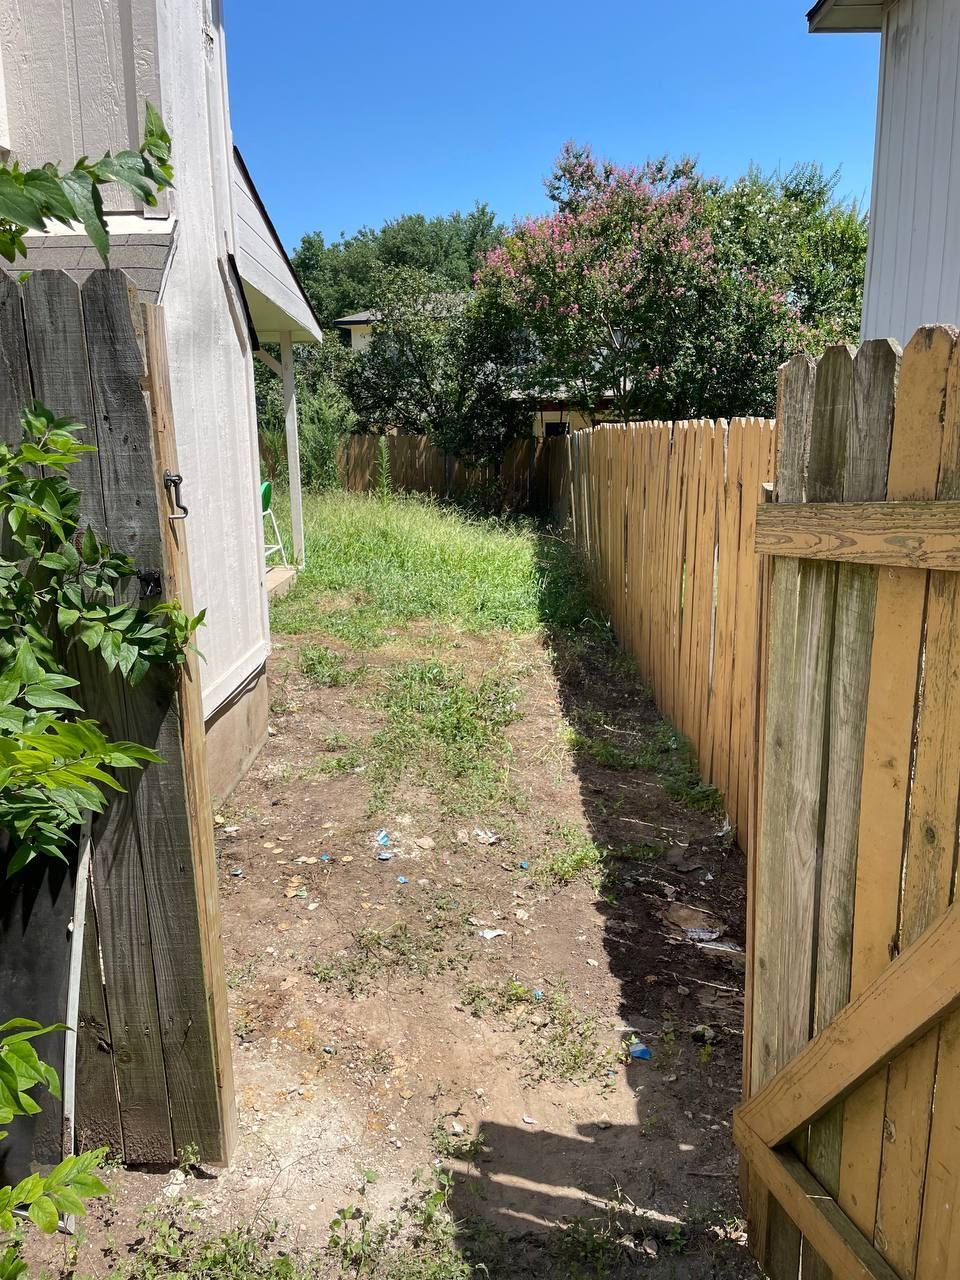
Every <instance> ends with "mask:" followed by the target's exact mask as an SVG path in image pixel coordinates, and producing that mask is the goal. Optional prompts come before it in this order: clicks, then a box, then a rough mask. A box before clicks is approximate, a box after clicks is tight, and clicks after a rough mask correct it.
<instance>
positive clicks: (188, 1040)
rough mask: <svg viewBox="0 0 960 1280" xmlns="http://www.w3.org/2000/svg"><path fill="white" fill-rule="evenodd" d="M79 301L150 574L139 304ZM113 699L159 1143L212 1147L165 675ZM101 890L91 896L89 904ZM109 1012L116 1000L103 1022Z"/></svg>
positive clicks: (112, 471)
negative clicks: (130, 755) (161, 1088)
mask: <svg viewBox="0 0 960 1280" xmlns="http://www.w3.org/2000/svg"><path fill="white" fill-rule="evenodd" d="M83 305H84V315H85V320H86V327H87V346H88V351H89V356H90V371H91V380H92V385H93V395H94V414H95V418H96V422H97V443H98V448H99V451H100V460H101V464H100V471H101V477H102V481H103V494H104V509H105V511H106V512H107V534H108V538H109V541H110V543H111V545H113V546H122V547H124V548H125V549H126V550H127V553H128V554H129V555H131V556H133V557H134V559H135V560H136V562H137V564H138V565H140V566H141V567H142V568H144V569H149V570H157V571H159V570H161V569H162V566H163V546H162V535H161V529H160V525H161V520H164V519H166V512H163V513H161V511H160V509H159V499H158V493H157V478H156V463H155V459H154V457H153V452H152V448H151V439H150V438H151V423H150V410H149V406H148V404H147V401H146V399H145V397H144V394H143V389H142V385H141V382H142V379H143V378H144V376H145V373H146V368H145V364H144V355H143V349H142V346H141V343H142V337H143V331H142V325H141V316H140V308H139V302H138V301H137V297H136V292H135V291H133V290H132V289H130V288H129V286H128V284H127V281H126V279H125V277H124V276H122V275H121V274H120V273H117V272H97V273H95V274H94V275H91V276H90V277H88V279H87V281H86V282H85V284H84V286H83ZM120 695H121V706H122V717H123V719H122V724H123V730H122V736H123V737H125V738H129V739H130V740H132V741H135V742H141V743H144V744H146V745H148V746H150V747H152V748H153V749H154V750H155V751H156V752H157V754H158V755H160V756H161V757H162V758H163V763H161V764H155V765H151V767H150V768H149V770H148V771H146V772H145V773H144V774H142V775H140V776H137V777H135V778H134V779H133V780H132V782H131V790H130V798H131V801H132V804H133V819H134V827H135V836H136V843H137V847H138V850H139V873H140V875H139V883H138V887H137V892H138V894H139V893H140V892H142V894H143V898H142V902H143V908H144V911H145V916H146V920H147V924H148V929H147V932H148V934H149V937H150V961H151V972H152V980H153V986H154V994H155V1000H156V1008H157V1016H158V1021H159V1045H158V1049H159V1050H160V1056H161V1058H162V1066H163V1072H164V1078H165V1081H166V1089H167V1095H168V1100H169V1121H170V1123H171V1126H172V1132H171V1139H170V1140H171V1142H172V1144H173V1151H174V1153H176V1151H177V1150H178V1149H180V1148H182V1147H183V1146H186V1145H187V1144H189V1143H196V1144H197V1145H198V1146H199V1147H200V1149H201V1150H204V1151H211V1150H215V1149H216V1145H217V1143H216V1136H217V1134H218V1132H219V1121H218V1107H217V1097H216V1080H215V1076H214V1073H213V1072H212V1070H211V1069H210V1064H211V1061H212V1046H211V1042H210V1036H209V1022H208V1020H207V1018H205V1017H200V1016H199V1014H198V1010H203V1009H204V1008H205V999H206V998H205V988H204V980H203V961H202V956H201V947H200V933H199V918H198V913H197V902H196V896H197V886H196V884H195V880H194V869H193V863H192V859H191V832H190V824H189V820H188V815H187V810H186V795H185V788H184V766H183V748H182V743H181V737H180V723H179V719H178V716H177V703H176V690H175V678H174V675H173V673H172V672H170V671H166V670H160V671H156V672H152V673H151V674H150V675H149V676H148V677H147V678H146V679H145V680H144V682H143V684H142V685H140V686H139V687H138V688H137V689H136V690H130V689H128V688H125V687H124V688H121V690H120ZM102 896H103V895H102V894H100V893H98V900H99V899H100V898H102ZM112 897H113V895H111V898H112ZM123 927H124V926H123V922H122V921H120V920H115V921H114V922H113V923H112V928H111V929H108V926H107V922H106V920H104V919H103V918H102V917H101V928H102V930H103V933H104V935H107V934H108V933H110V932H112V931H114V930H118V929H122V928H123ZM115 1011H116V999H114V1000H112V1001H111V1009H110V1013H111V1020H112V1021H115ZM142 1047H143V1048H146V1047H147V1046H146V1045H143V1046H142ZM151 1048H153V1047H152V1046H151ZM155 1057H156V1053H155V1052H153V1053H151V1069H156V1062H155ZM119 1069H120V1068H119V1067H118V1070H119ZM120 1093H121V1105H123V1100H124V1099H125V1097H126V1096H127V1090H126V1089H125V1088H123V1087H122V1088H121V1091H120ZM125 1130H126V1126H125ZM128 1158H130V1157H129V1156H128ZM139 1158H141V1159H154V1160H155V1159H162V1158H164V1157H158V1156H153V1157H148V1156H142V1157H139Z"/></svg>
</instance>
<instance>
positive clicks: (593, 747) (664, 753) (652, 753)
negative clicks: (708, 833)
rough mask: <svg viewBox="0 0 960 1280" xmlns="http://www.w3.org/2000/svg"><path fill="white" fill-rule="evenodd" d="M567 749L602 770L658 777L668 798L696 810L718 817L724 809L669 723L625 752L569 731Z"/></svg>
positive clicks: (597, 737) (599, 737)
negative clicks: (641, 773) (639, 773)
mask: <svg viewBox="0 0 960 1280" xmlns="http://www.w3.org/2000/svg"><path fill="white" fill-rule="evenodd" d="M564 740H565V743H566V745H567V746H568V747H569V748H570V750H571V751H572V752H573V753H574V754H575V755H576V756H579V757H581V758H582V759H586V760H589V761H591V763H593V764H595V765H598V766H599V767H600V768H602V769H616V770H638V771H642V772H644V773H653V774H656V776H657V778H658V780H659V782H660V785H661V786H662V787H663V789H664V791H666V793H667V795H669V796H671V797H672V798H673V799H674V800H679V801H680V802H681V803H682V804H687V805H690V806H691V807H692V808H694V809H703V810H706V811H707V812H710V813H718V812H719V811H720V810H721V809H722V807H723V805H722V798H721V796H720V793H719V792H718V791H717V789H716V787H711V786H708V785H707V784H706V783H705V782H704V781H703V779H702V778H701V777H700V771H699V769H698V768H697V760H696V756H695V755H694V752H693V747H692V746H691V745H690V743H689V741H688V740H687V739H686V738H685V737H684V736H683V734H681V733H678V732H677V731H676V729H674V728H673V726H672V725H671V724H668V723H667V721H666V720H660V721H657V723H656V724H652V725H650V727H649V728H648V729H647V731H646V732H645V734H644V736H643V737H642V738H640V739H639V740H638V742H637V745H636V746H635V747H632V748H626V747H622V746H620V745H619V743H617V742H614V741H612V740H611V738H610V737H609V736H607V735H604V734H603V733H597V732H592V733H591V732H585V731H584V729H568V730H567V732H566V733H565V735H564Z"/></svg>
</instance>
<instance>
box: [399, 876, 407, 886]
mask: <svg viewBox="0 0 960 1280" xmlns="http://www.w3.org/2000/svg"><path fill="white" fill-rule="evenodd" d="M409 883H410V881H409V880H408V879H407V877H406V876H397V884H409Z"/></svg>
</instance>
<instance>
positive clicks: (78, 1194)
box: [0, 1018, 107, 1280]
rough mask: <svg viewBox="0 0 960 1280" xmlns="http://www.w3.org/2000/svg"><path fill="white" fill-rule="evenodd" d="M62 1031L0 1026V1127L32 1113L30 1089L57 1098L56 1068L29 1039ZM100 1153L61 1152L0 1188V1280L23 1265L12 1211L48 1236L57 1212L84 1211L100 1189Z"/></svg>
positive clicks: (8, 1279)
mask: <svg viewBox="0 0 960 1280" xmlns="http://www.w3.org/2000/svg"><path fill="white" fill-rule="evenodd" d="M65 1030H66V1028H65V1027H64V1026H62V1025H59V1024H58V1025H56V1026H52V1027H43V1026H41V1025H40V1023H39V1022H32V1021H30V1020H29V1019H28V1018H12V1019H11V1020H10V1021H9V1022H4V1023H2V1024H0V1125H8V1124H9V1123H10V1122H11V1121H12V1120H14V1119H16V1118H17V1117H18V1116H34V1115H37V1113H38V1112H39V1111H40V1105H39V1103H38V1102H37V1101H36V1099H35V1098H34V1097H33V1093H34V1091H35V1090H36V1089H38V1088H41V1087H42V1088H45V1089H47V1090H48V1091H49V1092H50V1093H51V1094H52V1095H53V1096H54V1097H55V1098H59V1097H60V1081H59V1079H58V1077H57V1073H56V1071H54V1069H53V1067H51V1066H49V1065H48V1064H47V1063H45V1062H43V1061H41V1059H40V1057H39V1056H38V1054H37V1051H36V1049H34V1047H33V1045H32V1043H31V1041H33V1040H35V1039H36V1038H37V1037H38V1036H43V1035H46V1034H47V1033H48V1032H50V1031H65ZM6 1136H7V1131H6V1129H0V1141H2V1140H3V1139H4V1138H5V1137H6ZM106 1154H107V1152H106V1148H105V1147H103V1148H101V1149H100V1150H98V1151H86V1152H84V1153H83V1155H79V1156H67V1158H66V1159H65V1160H61V1162H60V1163H59V1164H58V1165H57V1166H56V1167H55V1168H53V1169H51V1171H50V1172H49V1173H48V1174H46V1175H41V1174H39V1173H31V1174H28V1176H27V1177H26V1178H24V1179H23V1180H22V1181H20V1182H18V1183H17V1185H16V1186H14V1187H0V1280H18V1277H19V1276H22V1275H23V1274H24V1272H25V1271H26V1269H27V1264H26V1263H25V1262H24V1260H23V1257H22V1254H21V1249H20V1240H21V1237H22V1232H23V1228H22V1226H21V1225H20V1224H19V1223H18V1219H17V1216H16V1215H19V1214H25V1215H26V1219H27V1221H28V1222H30V1223H32V1224H33V1225H34V1226H35V1227H39V1229H40V1230H41V1231H43V1232H45V1233H46V1234H47V1235H52V1234H53V1233H54V1232H55V1231H56V1230H57V1226H58V1223H59V1215H60V1214H65V1215H66V1214H75V1215H78V1216H79V1215H82V1214H84V1213H86V1208H87V1206H86V1202H87V1200H89V1199H91V1198H92V1197H94V1196H102V1195H104V1194H105V1193H106V1190H107V1188H106V1187H105V1186H104V1185H103V1183H102V1182H101V1181H100V1179H99V1178H98V1177H97V1172H98V1169H97V1166H98V1165H99V1163H100V1161H101V1160H102V1159H103V1158H104V1156H105V1155H106Z"/></svg>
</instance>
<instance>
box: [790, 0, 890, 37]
mask: <svg viewBox="0 0 960 1280" xmlns="http://www.w3.org/2000/svg"><path fill="white" fill-rule="evenodd" d="M882 19H883V5H882V4H879V3H876V2H873V3H871V0H817V3H816V4H815V5H814V6H813V8H812V9H811V10H810V12H809V13H808V14H807V22H808V23H809V24H810V30H811V31H879V30H880V24H881V21H882Z"/></svg>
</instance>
